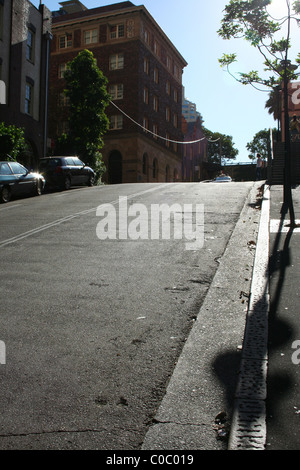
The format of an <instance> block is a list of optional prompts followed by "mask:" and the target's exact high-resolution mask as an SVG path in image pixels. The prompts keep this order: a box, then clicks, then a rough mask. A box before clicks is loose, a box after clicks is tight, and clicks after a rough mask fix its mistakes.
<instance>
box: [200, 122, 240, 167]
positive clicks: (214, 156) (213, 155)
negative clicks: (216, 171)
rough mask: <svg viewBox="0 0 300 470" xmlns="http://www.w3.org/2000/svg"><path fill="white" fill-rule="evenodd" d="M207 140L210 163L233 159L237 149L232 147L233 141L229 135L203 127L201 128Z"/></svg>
mask: <svg viewBox="0 0 300 470" xmlns="http://www.w3.org/2000/svg"><path fill="white" fill-rule="evenodd" d="M202 129H203V132H204V135H205V136H206V137H207V138H208V139H209V142H208V161H209V162H211V163H221V162H222V160H235V159H236V156H237V155H238V153H239V151H238V150H237V149H236V148H234V143H233V141H232V137H231V136H230V135H225V134H221V133H220V132H212V131H210V130H208V129H206V128H205V127H203V128H202Z"/></svg>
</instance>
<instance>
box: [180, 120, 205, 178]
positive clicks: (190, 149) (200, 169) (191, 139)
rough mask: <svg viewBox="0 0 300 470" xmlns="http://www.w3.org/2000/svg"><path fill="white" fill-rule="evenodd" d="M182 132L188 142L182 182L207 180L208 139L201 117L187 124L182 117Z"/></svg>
mask: <svg viewBox="0 0 300 470" xmlns="http://www.w3.org/2000/svg"><path fill="white" fill-rule="evenodd" d="M182 130H183V132H184V140H185V142H188V143H187V144H185V145H184V148H183V160H182V180H183V181H184V182H198V181H201V180H204V179H207V178H208V177H209V176H208V173H207V171H206V168H207V167H206V165H205V162H207V139H206V138H205V136H204V133H203V129H202V120H201V117H198V118H197V119H196V120H195V121H190V122H187V120H186V119H185V117H184V116H182Z"/></svg>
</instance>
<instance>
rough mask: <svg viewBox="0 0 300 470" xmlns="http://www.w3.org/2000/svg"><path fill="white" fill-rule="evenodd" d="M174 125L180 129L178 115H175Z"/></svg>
mask: <svg viewBox="0 0 300 470" xmlns="http://www.w3.org/2000/svg"><path fill="white" fill-rule="evenodd" d="M173 124H174V127H178V115H177V114H174V118H173Z"/></svg>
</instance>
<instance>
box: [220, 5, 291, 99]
mask: <svg viewBox="0 0 300 470" xmlns="http://www.w3.org/2000/svg"><path fill="white" fill-rule="evenodd" d="M286 3H287V16H286V17H285V18H282V19H281V20H278V21H276V20H274V18H273V17H272V16H271V15H270V14H269V13H268V11H267V6H268V5H270V4H271V0H244V1H243V0H230V2H229V4H228V5H226V7H225V15H224V18H223V19H222V21H221V28H220V29H219V30H218V34H219V36H221V37H222V38H223V39H232V38H235V39H236V38H239V39H240V38H244V39H246V40H247V41H248V42H249V43H250V44H251V45H252V46H253V47H255V48H256V49H257V50H258V51H259V53H260V54H261V56H262V59H263V63H264V66H265V71H266V72H267V73H268V74H269V76H267V77H266V76H265V77H264V76H261V75H260V74H259V72H258V71H257V70H252V71H250V72H248V73H240V74H239V76H240V77H239V78H237V77H236V76H234V78H235V79H236V80H237V81H239V82H240V83H242V84H243V85H248V84H250V85H252V86H254V87H256V86H257V85H263V86H266V87H269V88H274V87H276V86H277V85H280V84H281V83H282V81H283V78H284V74H285V70H284V69H283V67H282V64H281V62H282V60H285V61H287V60H288V51H289V49H290V47H291V43H290V24H291V20H292V19H294V20H296V21H297V22H298V23H299V19H297V16H298V15H299V14H300V0H297V1H294V5H293V8H294V14H292V13H291V6H290V2H289V0H286ZM283 25H286V26H287V36H286V38H282V39H280V40H275V38H274V37H275V34H276V33H278V32H279V31H281V29H282V27H283ZM236 59H237V56H236V54H223V56H222V58H220V59H219V63H220V64H221V66H222V67H227V70H228V72H229V73H231V72H230V69H229V67H230V65H231V64H232V63H233V62H236ZM295 60H296V62H298V63H299V64H300V54H298V57H297V58H296V59H295ZM287 73H288V79H289V80H295V79H297V75H296V74H295V73H294V72H293V71H292V70H288V71H287ZM264 91H267V90H264Z"/></svg>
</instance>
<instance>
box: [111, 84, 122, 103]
mask: <svg viewBox="0 0 300 470" xmlns="http://www.w3.org/2000/svg"><path fill="white" fill-rule="evenodd" d="M109 94H110V96H111V99H112V100H122V99H123V97H124V86H123V84H122V83H119V84H117V85H110V87H109Z"/></svg>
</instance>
